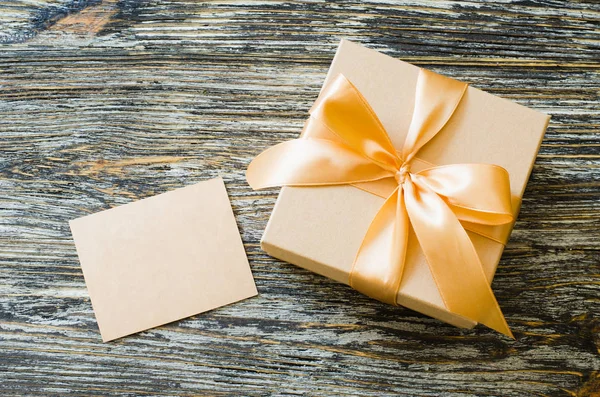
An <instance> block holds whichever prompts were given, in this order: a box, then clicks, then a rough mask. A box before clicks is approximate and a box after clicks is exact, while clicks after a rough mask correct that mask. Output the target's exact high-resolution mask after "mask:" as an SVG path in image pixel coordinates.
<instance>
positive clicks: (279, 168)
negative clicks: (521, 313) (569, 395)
mask: <svg viewBox="0 0 600 397" xmlns="http://www.w3.org/2000/svg"><path fill="white" fill-rule="evenodd" d="M466 88H467V85H466V84H464V83H461V82H458V81H456V80H452V79H449V78H447V77H443V76H440V75H438V74H435V73H433V72H429V71H426V70H424V69H421V70H420V72H419V77H418V79H417V87H416V94H415V107H414V110H413V116H412V119H411V123H410V126H409V129H408V134H407V136H406V139H405V142H404V146H403V147H402V148H401V150H400V151H397V150H396V148H395V147H394V145H393V144H392V142H391V140H390V138H389V136H388V134H387V132H386V130H385V128H384V127H383V125H382V124H381V122H380V120H379V119H378V118H377V116H376V114H375V112H374V111H373V109H372V108H371V107H370V106H369V104H368V102H367V101H366V99H365V98H364V97H363V96H362V95H361V93H360V92H359V90H358V89H357V88H356V87H354V85H353V84H352V83H351V82H350V81H349V80H348V79H346V78H345V77H344V76H343V75H339V76H337V78H335V79H334V80H333V81H332V82H331V83H330V84H328V85H327V87H325V89H324V90H323V91H322V93H321V95H320V96H319V99H317V102H316V103H315V105H314V106H313V108H312V109H311V113H310V118H309V119H308V121H307V122H306V125H305V128H304V131H303V133H302V137H301V138H300V139H295V140H292V141H287V142H284V143H281V144H279V145H276V146H274V147H271V148H269V149H267V150H266V151H264V152H263V153H261V154H260V155H259V156H257V157H256V158H255V159H254V160H253V161H252V163H251V164H250V166H249V167H248V170H247V172H246V178H247V180H248V183H249V184H250V186H252V188H254V189H259V188H266V187H273V186H283V185H287V186H323V185H347V184H350V185H357V184H360V185H361V188H364V186H365V185H373V186H378V189H376V190H377V191H378V192H383V193H374V194H379V195H380V196H383V197H385V198H386V199H385V202H384V203H383V205H382V206H381V208H380V209H379V211H378V212H377V214H376V215H375V217H374V219H373V221H372V223H371V225H370V226H369V228H368V229H367V231H366V234H365V237H364V239H363V241H362V244H361V246H360V248H359V250H358V252H357V254H356V258H355V261H354V264H353V267H352V271H351V272H350V279H349V284H350V285H351V286H352V287H353V288H355V289H357V290H358V291H360V292H362V293H364V294H366V295H368V296H370V297H373V298H375V299H378V300H380V301H382V302H386V303H390V304H394V305H395V304H397V296H398V291H399V290H400V286H401V283H402V276H403V270H404V266H405V261H406V256H407V247H408V243H409V238H410V239H414V238H416V240H417V241H418V246H419V247H420V249H421V250H422V251H423V254H424V257H425V259H426V261H427V264H428V265H429V269H430V270H431V274H432V276H433V279H434V281H435V283H436V285H437V287H438V290H439V293H440V296H441V297H442V300H443V302H444V305H445V307H446V309H447V310H448V311H450V312H452V313H454V314H457V315H459V316H463V317H466V318H469V319H471V320H474V321H477V322H480V323H482V324H485V325H487V326H488V327H490V328H493V329H495V330H497V331H499V332H502V333H504V334H506V335H509V336H511V337H512V333H511V332H510V329H509V328H508V325H507V324H506V320H505V319H504V316H503V315H502V312H501V310H500V307H499V306H498V303H497V302H496V299H495V297H494V294H493V292H492V290H491V288H490V285H489V282H488V279H487V277H486V275H485V273H484V271H483V268H482V264H481V260H480V259H479V256H478V254H477V251H476V250H475V248H474V246H473V243H472V242H471V239H470V237H469V235H468V234H467V232H466V230H465V226H463V224H464V225H468V224H470V225H477V227H478V228H479V229H481V228H486V227H492V226H495V225H510V222H512V219H513V215H512V205H511V192H510V182H509V177H508V173H507V172H506V170H505V169H503V168H501V167H499V166H496V165H491V164H451V165H442V166H437V167H431V168H427V169H424V170H422V171H419V172H412V171H411V167H410V164H411V163H412V160H414V159H415V158H416V157H415V156H416V154H417V153H418V151H419V150H420V149H421V148H422V147H423V146H424V145H425V144H427V142H429V141H430V140H431V139H433V138H434V137H435V136H436V134H438V132H440V131H441V130H442V129H443V127H444V126H445V125H446V123H447V122H448V120H449V119H450V118H451V117H452V115H453V114H454V111H455V109H456V108H457V107H458V106H459V104H460V101H461V99H462V97H463V95H464V93H465V91H466ZM402 159H404V160H402ZM389 182H395V183H389ZM363 190H367V191H369V190H368V189H363ZM349 216H352V215H351V214H349ZM509 227H510V226H509Z"/></svg>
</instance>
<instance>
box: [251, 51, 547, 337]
mask: <svg viewBox="0 0 600 397" xmlns="http://www.w3.org/2000/svg"><path fill="white" fill-rule="evenodd" d="M418 71H419V68H418V67H416V66H414V65H411V64H408V63H406V62H402V61H400V60H397V59H394V58H391V57H389V56H386V55H384V54H382V53H379V52H377V51H374V50H370V49H367V48H365V47H362V46H360V45H357V44H354V43H351V42H349V41H345V40H343V41H342V42H341V44H340V47H339V49H338V51H337V53H336V55H335V58H334V60H333V62H332V65H331V68H330V70H329V73H328V74H327V78H326V81H325V84H324V86H325V85H327V83H328V82H329V81H330V80H331V79H333V78H334V77H335V76H337V75H338V74H339V73H343V74H344V75H345V76H346V77H347V78H348V79H349V80H350V81H351V82H352V83H353V84H354V85H355V86H356V87H357V88H358V89H359V91H360V92H361V93H362V94H363V95H364V96H365V98H366V99H367V101H368V102H369V104H370V105H371V107H372V108H373V109H374V110H375V113H376V114H377V116H378V117H379V118H380V120H381V122H382V123H383V125H384V127H385V128H386V130H387V131H388V134H389V135H390V138H391V139H392V142H393V143H394V145H395V146H396V148H398V149H400V148H401V147H402V145H403V143H404V140H405V137H406V134H407V132H408V126H409V124H410V121H411V116H412V111H413V107H414V100H415V98H414V95H415V89H416V83H417V76H418ZM548 121H549V116H547V115H546V114H543V113H540V112H537V111H535V110H532V109H528V108H526V107H524V106H521V105H518V104H516V103H513V102H511V101H508V100H505V99H502V98H499V97H497V96H494V95H491V94H488V93H486V92H483V91H481V90H478V89H476V88H473V87H469V88H468V89H467V92H466V93H465V96H464V97H463V100H462V101H461V103H460V105H459V106H458V108H457V110H456V112H455V113H454V115H453V117H452V118H451V119H450V121H449V122H448V124H447V125H446V126H445V127H444V129H443V130H442V131H440V133H438V135H437V136H436V137H435V138H434V139H433V140H432V141H430V142H429V143H428V144H427V145H426V146H425V147H424V148H423V149H421V151H420V152H419V153H418V157H419V158H420V159H422V160H425V161H428V162H430V163H433V164H436V165H445V164H454V163H492V164H498V165H500V166H502V167H504V168H506V169H507V170H508V171H509V173H510V181H511V190H512V194H513V196H514V198H515V199H514V200H513V201H514V202H515V216H516V215H517V213H518V209H519V203H520V198H521V197H522V195H523V191H524V190H525V186H526V183H527V179H528V178H529V174H530V172H531V169H532V167H533V162H534V160H535V157H536V155H537V152H538V150H539V146H540V144H541V141H542V138H543V136H544V132H545V130H546V126H547V124H548ZM383 201H384V200H383V199H382V198H380V197H378V196H375V195H373V194H371V193H367V192H365V191H363V190H360V189H358V188H355V187H353V186H347V185H346V186H328V187H308V188H307V187H303V188H293V187H284V188H282V189H281V193H280V195H279V198H278V199H277V203H276V205H275V208H274V209H273V213H272V215H271V218H270V220H269V223H268V225H267V228H266V230H265V233H264V235H263V238H262V242H261V243H262V247H263V249H264V250H265V251H266V252H267V253H269V254H270V255H272V256H274V257H276V258H279V259H282V260H285V261H288V262H291V263H293V264H296V265H298V266H301V267H304V268H306V269H309V270H311V271H314V272H316V273H319V274H322V275H324V276H327V277H329V278H332V279H334V280H337V281H339V282H342V283H345V284H348V280H349V273H350V269H351V267H352V263H353V261H354V258H355V255H356V252H357V251H358V248H359V247H360V243H361V242H362V239H363V237H364V235H365V233H366V231H367V228H368V226H369V225H370V223H371V221H372V220H373V217H374V216H375V214H376V212H377V210H378V209H379V207H381V205H382V204H383ZM469 236H470V237H471V239H472V241H473V244H474V246H475V248H476V250H477V252H478V253H479V256H480V258H481V260H482V263H483V266H484V271H485V273H486V275H487V276H488V279H489V280H490V282H491V281H492V278H493V276H494V272H495V270H496V267H497V265H498V262H499V260H500V257H501V255H502V251H503V249H504V246H503V245H502V244H500V243H498V242H495V241H492V240H489V239H486V238H485V237H482V236H480V235H478V234H475V233H472V232H469ZM409 240H410V244H409V247H408V253H407V260H406V268H405V272H404V275H403V279H402V283H401V286H400V291H399V293H398V297H397V302H398V303H399V304H401V305H403V306H406V307H408V308H411V309H414V310H416V311H419V312H421V313H424V314H427V315H429V316H431V317H435V318H438V319H440V320H442V321H445V322H447V323H450V324H453V325H456V326H460V327H472V326H474V325H475V323H474V322H473V321H471V320H468V319H465V318H463V317H460V316H457V315H454V314H452V313H450V312H448V311H447V310H446V308H445V307H444V303H443V301H442V299H441V296H440V294H439V292H438V290H437V286H436V284H435V282H434V280H433V277H432V275H431V272H430V270H429V267H428V264H427V262H426V261H425V258H424V256H423V253H422V251H421V250H420V248H419V246H418V244H417V242H416V238H414V234H413V235H412V236H411V237H410V239H409Z"/></svg>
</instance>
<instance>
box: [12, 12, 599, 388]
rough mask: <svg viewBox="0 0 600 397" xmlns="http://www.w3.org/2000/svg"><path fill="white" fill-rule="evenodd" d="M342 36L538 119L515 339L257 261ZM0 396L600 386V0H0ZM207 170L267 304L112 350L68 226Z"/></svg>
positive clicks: (506, 289)
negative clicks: (264, 157)
mask: <svg viewBox="0 0 600 397" xmlns="http://www.w3.org/2000/svg"><path fill="white" fill-rule="evenodd" d="M340 38H348V39H350V40H354V41H357V42H360V43H364V44H366V45H368V46H369V47H371V48H375V49H379V50H381V51H383V52H385V53H387V54H389V55H392V56H395V57H399V58H402V59H404V60H407V61H410V62H413V63H416V64H417V65H420V66H424V67H428V68H431V69H433V70H435V71H438V72H441V73H443V74H446V75H450V76H453V77H456V78H459V79H462V80H465V81H468V82H471V83H472V84H473V85H474V86H475V87H477V88H481V89H484V90H487V91H489V92H492V93H494V94H497V95H500V96H502V97H504V98H508V99H511V100H515V101H517V102H519V103H521V104H524V105H527V106H530V107H533V108H535V109H538V110H541V111H544V112H547V113H549V114H551V115H552V121H551V125H550V127H549V129H548V132H547V134H546V138H545V139H544V142H543V145H542V148H541V151H540V154H539V156H538V158H537V161H536V165H535V168H534V170H533V175H532V177H531V180H530V183H529V186H528V189H527V191H526V193H525V198H524V201H523V208H522V211H521V215H520V218H519V221H518V222H517V224H516V227H515V230H514V233H513V236H512V238H511V240H510V243H509V244H508V246H507V249H506V252H505V255H504V256H503V259H502V261H501V263H500V267H499V269H498V273H497V276H496V278H495V281H494V283H493V288H494V291H495V293H496V296H497V298H498V300H499V302H500V305H501V307H502V308H503V311H504V313H505V314H506V317H507V319H508V322H509V324H510V325H511V327H512V329H513V331H514V333H515V336H516V338H517V340H516V341H512V340H509V339H507V338H504V337H502V336H501V335H499V334H497V333H495V332H493V331H489V330H488V329H485V328H484V327H477V328H476V329H474V330H472V331H464V330H459V329H456V328H453V327H451V326H448V325H444V324H442V323H440V322H438V321H436V320H433V319H430V318H427V317H425V316H422V315H420V314H417V313H414V312H412V311H410V310H407V309H403V308H393V307H388V306H385V305H383V304H379V303H377V302H374V301H372V300H369V299H367V298H365V297H363V296H361V295H359V294H357V293H355V292H353V291H352V290H351V289H349V288H348V287H345V286H342V285H339V284H336V283H334V282H332V281H329V280H327V279H325V278H322V277H319V276H316V275H313V274H311V273H309V272H307V271H304V270H301V269H298V268H296V267H294V266H292V265H289V264H285V263H281V262H278V261H276V260H274V259H272V258H270V257H268V256H267V255H265V254H264V253H263V252H261V250H260V248H259V239H260V236H261V233H262V231H263V229H264V227H265V225H266V221H267V219H268V216H269V213H270V211H271V209H272V206H273V204H274V202H275V198H276V193H277V191H276V190H270V191H266V192H253V191H251V190H250V188H249V187H248V186H247V184H246V183H245V180H244V169H245V167H246V166H247V164H248V163H249V161H250V160H251V159H252V157H253V156H255V155H256V154H258V153H259V152H260V151H261V150H263V149H265V148H266V147H268V146H270V145H272V144H274V143H276V142H280V141H283V140H286V139H290V138H293V137H295V136H296V135H297V134H298V133H299V131H300V128H301V125H302V123H303V120H304V118H305V117H306V113H307V110H308V109H309V107H310V105H311V102H312V101H313V100H314V99H315V97H316V95H317V93H318V90H319V87H320V85H321V83H322V81H323V79H324V77H325V73H326V71H327V68H328V64H329V62H330V61H331V59H332V56H333V54H334V51H335V48H336V46H337V44H338V41H339V39H340ZM0 42H1V43H3V44H2V45H1V47H0V395H2V396H10V395H19V396H22V395H45V396H54V395H56V396H70V395H128V396H133V395H170V396H188V395H331V396H341V395H360V396H381V395H406V396H440V395H442V396H515V397H517V396H518V397H522V396H598V395H600V356H599V348H600V335H599V334H600V319H599V316H600V133H599V132H598V131H599V130H598V127H600V115H599V91H600V3H598V2H597V1H595V0H589V1H585V0H580V1H569V2H566V1H565V2H563V1H558V0H557V1H550V0H549V1H546V2H544V1H541V0H531V1H517V0H515V1H511V0H503V1H489V2H479V1H472V2H469V1H460V2H450V1H416V0H415V1H410V0H403V1H383V0H382V1H344V2H341V1H340V2H325V1H235V0H222V1H209V2H199V1H198V2H197V1H191V0H190V1H183V0H170V1H166V0H165V1H162V0H153V1H141V0H119V1H117V0H104V1H100V0H96V1H87V0H77V1H75V0H2V1H0ZM216 175H223V176H224V178H225V181H226V185H227V188H228V191H229V194H230V196H231V199H232V202H233V207H234V212H235V214H236V219H237V222H238V225H239V228H240V231H241V233H242V238H243V241H244V243H245V246H246V249H247V252H248V256H249V259H250V261H251V266H252V270H253V272H254V275H255V277H256V282H257V286H258V289H259V293H260V296H259V297H257V298H254V299H250V300H247V301H244V302H243V303H240V304H235V305H232V306H229V307H226V308H222V309H219V310H215V311H213V312H210V313H207V314H203V315H199V316H195V317H193V318H190V319H187V320H183V321H179V322H176V323H174V324H170V325H167V326H164V327H160V328H158V329H154V330H151V331H148V332H144V333H141V334H138V335H134V336H131V337H126V338H124V339H121V340H118V341H116V342H114V343H107V344H103V343H101V341H100V336H99V334H98V329H97V326H96V322H95V319H94V314H93V311H92V307H91V304H90V301H89V298H88V294H87V291H86V288H85V284H84V280H83V277H82V274H81V270H80V267H79V263H78V260H77V256H76V252H75V247H74V245H73V241H72V238H71V234H70V231H69V227H68V224H67V221H68V220H69V219H72V218H75V217H79V216H82V215H85V214H88V213H93V212H96V211H100V210H103V209H107V208H111V207H114V206H117V205H120V204H124V203H128V202H131V201H132V200H136V199H140V198H143V197H148V196H150V195H153V194H156V193H160V192H164V191H167V190H170V189H173V188H177V187H181V186H184V185H187V184H191V183H194V182H196V181H200V180H204V179H207V178H210V177H214V176H216Z"/></svg>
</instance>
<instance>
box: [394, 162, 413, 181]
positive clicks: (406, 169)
mask: <svg viewBox="0 0 600 397" xmlns="http://www.w3.org/2000/svg"><path fill="white" fill-rule="evenodd" d="M409 173H410V164H409V163H407V162H404V163H402V166H401V167H400V169H399V170H398V171H397V172H396V174H395V175H394V178H395V179H396V182H398V185H402V184H403V183H404V181H405V180H406V176H407V175H408V174H409Z"/></svg>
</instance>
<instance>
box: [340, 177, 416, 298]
mask: <svg viewBox="0 0 600 397" xmlns="http://www.w3.org/2000/svg"><path fill="white" fill-rule="evenodd" d="M401 189H402V188H401V187H398V188H396V190H394V192H393V193H392V194H391V195H390V196H389V197H388V199H387V200H386V201H385V202H384V203H383V205H382V206H381V208H380V209H379V211H378V212H377V214H376V215H375V218H374V219H373V222H372V223H371V225H370V226H369V228H368V230H367V233H366V235H365V238H364V240H363V242H362V245H361V247H360V248H359V250H358V253H357V255H356V259H355V260H354V265H353V267H352V271H351V272H350V286H351V287H352V288H354V289H356V290H357V291H359V292H361V293H363V294H365V295H367V296H370V297H371V298H374V299H377V300H379V301H381V302H385V303H389V304H392V305H397V302H396V296H397V295H398V289H399V288H400V282H401V281H402V274H403V270H404V262H405V259H406V249H407V241H408V231H409V223H408V215H407V213H406V207H405V205H404V195H403V194H402V190H401Z"/></svg>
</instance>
